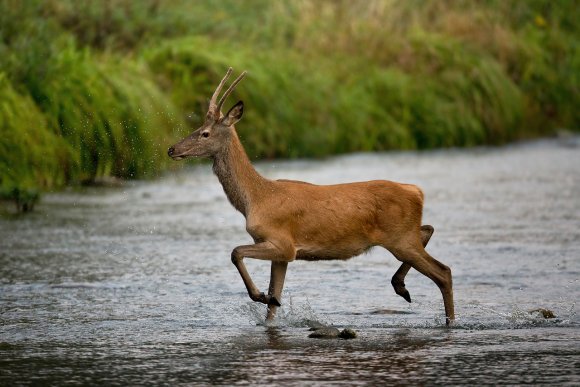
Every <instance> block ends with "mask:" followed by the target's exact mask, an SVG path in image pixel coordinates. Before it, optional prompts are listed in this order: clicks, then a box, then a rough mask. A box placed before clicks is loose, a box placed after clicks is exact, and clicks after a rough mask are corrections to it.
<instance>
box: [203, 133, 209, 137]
mask: <svg viewBox="0 0 580 387" xmlns="http://www.w3.org/2000/svg"><path fill="white" fill-rule="evenodd" d="M201 136H202V137H205V138H208V137H209V132H203V133H202V134H201Z"/></svg>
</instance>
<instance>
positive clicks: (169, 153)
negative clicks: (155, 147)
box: [167, 147, 175, 157]
mask: <svg viewBox="0 0 580 387" xmlns="http://www.w3.org/2000/svg"><path fill="white" fill-rule="evenodd" d="M174 153H175V148H174V147H171V148H169V149H168V150H167V155H169V157H171V156H173V154H174Z"/></svg>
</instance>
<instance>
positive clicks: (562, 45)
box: [0, 0, 580, 198]
mask: <svg viewBox="0 0 580 387" xmlns="http://www.w3.org/2000/svg"><path fill="white" fill-rule="evenodd" d="M579 5H580V4H579V3H578V2H576V1H564V0H562V1H548V0H542V1H538V0H533V1H526V2H522V1H493V0H490V1H484V2H472V1H460V0H453V1H452V0H447V1H438V2H431V1H424V0H409V1H401V2H396V1H374V0H369V1H315V0H302V1H278V2H272V1H266V0H255V1H245V2H240V1H234V0H225V1H220V2H212V1H210V0H204V1H196V2H190V1H185V0H144V1H141V2H132V1H129V0H108V1H87V2H76V1H73V0H47V1H27V2H20V1H15V0H1V1H0V108H1V109H0V131H1V132H0V134H1V136H0V150H1V151H0V195H1V196H3V197H13V198H14V197H17V196H19V195H20V196H22V195H24V196H25V194H23V192H24V193H26V192H28V193H30V194H31V195H33V193H34V192H36V191H42V190H50V189H54V188H60V187H62V186H64V185H67V184H78V183H82V182H90V181H94V180H98V179H99V178H102V177H109V176H112V177H119V178H143V177H149V176H155V175H156V174H157V173H158V172H159V171H161V170H163V169H164V168H165V167H166V165H167V164H166V163H167V160H166V157H165V156H164V152H165V149H166V148H167V146H168V145H170V144H171V143H172V142H174V141H175V140H177V139H178V138H179V137H180V136H182V135H183V134H185V133H186V132H187V131H188V130H190V128H191V127H195V126H196V125H198V124H199V123H200V122H201V120H202V117H203V114H204V113H205V108H206V103H207V102H206V101H207V98H208V96H209V95H210V93H211V91H212V90H213V88H214V87H215V84H216V83H217V81H218V80H219V78H220V77H221V76H222V74H223V73H224V71H225V69H226V68H227V67H228V66H233V67H235V69H236V70H242V69H247V70H249V76H248V78H247V79H246V80H244V83H243V84H242V85H241V86H240V87H239V88H238V90H237V91H236V95H235V96H234V97H233V98H232V101H230V102H232V103H233V102H235V101H233V99H234V98H239V99H243V100H244V101H245V103H246V105H247V110H246V116H245V118H244V120H245V122H244V123H243V125H242V126H240V132H241V133H240V134H241V135H242V138H243V141H244V143H245V144H246V147H247V149H248V150H249V152H250V153H251V154H252V156H256V157H267V158H271V157H309V156H325V155H329V154H335V153H342V152H351V151H361V150H363V151H366V150H368V151H372V150H386V149H424V148H433V147H450V146H473V145H479V144H501V143H505V142H508V141H513V140H516V139H521V138H528V137H535V136H539V135H549V134H550V133H552V132H553V131H554V130H556V129H559V128H566V129H568V130H574V131H576V130H579V129H580V114H579V113H578V108H577V107H578V106H579V105H580V104H579V102H580V98H579V95H578V93H579V91H578V89H579V85H580V81H579V78H578V77H579V76H580V75H579V74H580V53H579V52H580V50H578V42H579V41H580V39H579V37H580V34H579V28H578V26H577V24H578V23H577V20H578V19H580V14H579V11H578V9H580V7H579ZM242 128H243V129H242Z"/></svg>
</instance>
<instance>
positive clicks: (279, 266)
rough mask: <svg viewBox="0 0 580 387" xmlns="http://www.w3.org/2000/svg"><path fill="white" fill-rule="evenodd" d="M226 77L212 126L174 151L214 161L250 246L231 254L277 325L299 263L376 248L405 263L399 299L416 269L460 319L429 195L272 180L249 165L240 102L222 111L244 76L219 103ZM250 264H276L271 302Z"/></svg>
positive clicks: (385, 187) (396, 187) (406, 189)
mask: <svg viewBox="0 0 580 387" xmlns="http://www.w3.org/2000/svg"><path fill="white" fill-rule="evenodd" d="M230 72H231V69H230V70H228V74H226V77H224V79H223V80H222V82H221V83H220V86H218V89H217V90H216V92H215V93H214V96H213V97H212V101H210V109H209V112H208V115H207V119H206V123H205V124H204V125H203V126H202V127H200V128H199V129H198V130H196V131H195V132H193V133H192V134H191V135H190V136H188V137H186V138H185V139H183V140H182V141H181V142H179V143H178V144H176V145H175V146H173V147H171V148H170V149H169V151H168V153H169V155H170V156H171V157H173V158H174V159H181V158H184V157H188V156H206V157H210V158H211V159H212V160H213V170H214V173H215V174H216V175H217V177H218V179H219V181H220V183H221V184H222V186H223V188H224V191H225V193H226V195H227V197H228V200H229V201H230V202H231V203H232V205H233V206H234V207H235V208H236V209H237V210H238V211H240V212H241V213H242V214H243V215H244V216H245V218H246V230H247V232H248V233H249V234H250V236H251V237H252V238H253V240H254V244H252V245H243V246H238V247H236V248H235V249H234V250H233V251H232V262H233V263H234V265H235V266H236V268H237V269H238V271H239V273H240V275H241V277H242V279H243V281H244V284H245V286H246V288H247V290H248V294H249V296H250V298H251V299H252V300H254V301H258V302H263V303H265V304H268V315H267V318H268V319H271V318H273V317H274V315H275V312H276V308H277V307H278V306H280V301H279V300H280V299H281V293H282V288H283V284H284V278H285V274H286V269H287V265H288V263H289V262H292V261H294V260H295V259H301V260H310V261H315V260H337V259H338V260H345V259H349V258H351V257H354V256H357V255H360V254H361V253H363V252H364V251H366V250H368V249H369V248H371V247H373V246H382V247H384V248H385V249H387V250H389V251H390V252H391V253H392V254H393V255H394V256H395V257H396V258H397V259H399V260H400V261H402V262H403V264H402V265H401V268H400V269H399V270H398V271H397V272H396V273H395V275H394V276H393V279H392V281H391V283H392V285H393V287H394V288H395V292H396V293H397V294H399V295H401V296H402V297H404V298H405V299H406V300H407V301H409V302H410V301H411V299H410V295H409V292H408V291H407V290H406V288H405V285H404V277H405V275H406V274H407V272H408V271H409V269H410V268H411V267H414V268H415V269H417V270H418V271H420V272H421V273H423V274H425V275H426V276H427V277H429V278H431V279H432V280H433V281H434V282H435V283H436V284H437V285H438V286H439V288H440V289H441V292H442V295H443V299H444V304H445V312H446V316H447V322H448V323H449V322H450V321H451V320H452V319H453V318H454V310H453V292H452V281H451V271H450V270H449V268H448V267H447V266H445V265H443V264H442V263H440V262H438V261H436V260H435V259H434V258H432V257H431V256H430V255H429V254H428V253H427V252H426V251H425V250H424V246H425V245H426V244H427V242H428V240H429V238H430V237H431V234H432V233H433V228H432V227H431V226H423V227H421V217H422V209H423V193H422V192H421V190H420V189H419V188H418V187H416V186H414V185H409V184H399V183H395V182H391V181H386V180H375V181H367V182H358V183H347V184H336V185H315V184H310V183H306V182H301V181H293V180H269V179H266V178H264V177H263V176H261V175H260V174H259V173H258V172H257V171H256V170H255V169H254V167H253V166H252V164H251V163H250V161H249V159H248V156H247V155H246V152H245V151H244V148H243V146H242V144H241V142H240V140H239V138H238V135H237V133H236V130H235V128H234V124H235V123H236V122H237V121H239V119H240V118H241V116H242V113H243V103H241V101H240V102H238V103H237V104H236V105H234V107H232V108H231V109H230V111H229V112H228V113H227V114H226V115H225V116H223V115H222V114H221V113H220V108H221V105H222V103H223V101H224V100H225V98H226V97H227V96H228V95H229V93H230V92H231V91H232V89H233V87H235V85H236V84H237V83H238V82H239V81H240V80H241V78H242V77H243V75H244V74H245V73H244V74H242V75H241V76H240V77H239V78H238V79H237V80H236V81H235V82H234V83H233V85H232V86H231V87H230V88H229V89H228V91H226V93H225V94H224V96H223V97H222V99H221V100H220V103H219V104H217V105H216V103H215V100H216V97H217V95H218V94H219V91H220V89H221V87H222V86H223V84H224V83H225V80H226V79H227V77H228V75H229V74H230ZM244 258H255V259H262V260H269V261H272V269H271V278H270V287H269V291H268V294H267V295H266V294H264V293H261V292H260V291H259V290H258V288H257V287H256V286H255V284H254V283H253V281H252V279H251V277H250V275H249V274H248V272H247V270H246V267H245V264H244V262H243V259H244Z"/></svg>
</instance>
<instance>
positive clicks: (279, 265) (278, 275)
mask: <svg viewBox="0 0 580 387" xmlns="http://www.w3.org/2000/svg"><path fill="white" fill-rule="evenodd" d="M287 268H288V262H272V269H271V271H270V286H269V288H268V295H269V296H271V297H273V298H274V299H276V300H278V301H281V300H282V289H283V288H284V279H285V278H286V269H287ZM277 309H278V305H274V304H268V313H267V315H266V320H273V319H274V317H275V316H276V310H277Z"/></svg>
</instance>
